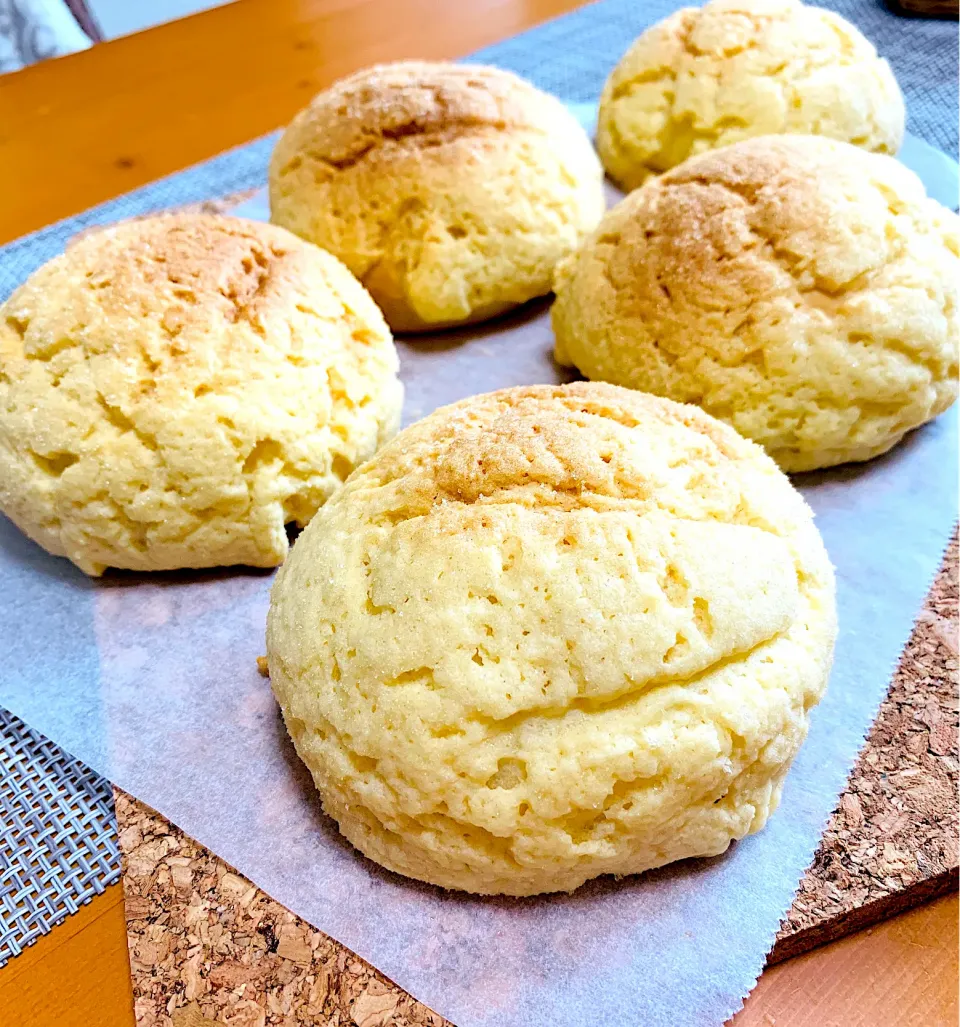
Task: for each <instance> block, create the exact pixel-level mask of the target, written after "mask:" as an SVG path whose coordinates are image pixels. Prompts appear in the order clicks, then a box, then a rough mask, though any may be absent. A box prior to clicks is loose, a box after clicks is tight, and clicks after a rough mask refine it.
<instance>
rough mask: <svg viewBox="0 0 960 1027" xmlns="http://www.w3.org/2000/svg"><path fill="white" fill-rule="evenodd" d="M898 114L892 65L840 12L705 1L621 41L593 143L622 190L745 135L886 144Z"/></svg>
mask: <svg viewBox="0 0 960 1027" xmlns="http://www.w3.org/2000/svg"><path fill="white" fill-rule="evenodd" d="M904 120H905V109H904V104H903V97H902V95H901V93H900V88H899V86H898V85H897V81H896V79H895V78H894V75H893V72H892V71H891V70H890V66H889V65H888V64H887V62H886V61H885V60H882V59H881V58H880V57H878V56H877V52H876V50H875V49H874V47H873V45H872V44H871V43H870V42H869V41H868V40H867V39H865V38H864V37H863V36H862V35H861V34H860V32H859V31H858V30H857V29H856V28H855V27H854V26H853V25H851V24H850V23H849V22H848V21H846V20H845V19H843V18H841V17H840V16H839V15H837V14H834V13H832V12H831V11H825V10H822V9H820V8H818V7H807V6H804V5H803V4H801V3H798V2H796V0H713V2H712V3H708V4H706V5H704V7H702V8H686V9H684V10H681V11H677V12H676V13H675V14H672V15H670V17H668V18H666V19H664V20H663V21H661V22H659V23H658V24H656V25H654V26H653V27H652V28H650V29H648V30H647V31H646V32H644V33H643V35H641V36H640V38H639V39H637V40H636V42H635V43H634V44H633V46H632V47H631V48H630V49H629V50H628V52H627V54H626V55H625V56H624V58H623V59H622V60H621V61H620V63H619V64H618V65H617V67H616V68H615V69H614V71H613V73H612V74H611V76H610V78H609V79H608V81H607V83H606V86H605V87H604V91H603V95H602V97H601V100H600V114H599V123H598V128H597V149H598V150H599V153H600V158H601V160H602V161H603V163H604V166H605V167H606V169H607V172H608V173H609V174H610V176H611V177H612V178H613V179H614V180H615V181H617V182H618V183H619V184H620V185H621V186H623V188H625V189H628V190H629V189H635V188H636V187H637V186H639V185H641V184H642V183H643V182H644V181H645V180H646V179H647V178H648V177H649V176H650V175H654V174H659V173H660V172H663V171H667V170H669V169H670V168H672V167H675V166H676V165H677V164H680V163H681V162H682V161H684V160H686V159H687V158H688V157H691V156H694V155H696V154H699V153H703V152H705V151H706V150H711V149H716V148H717V147H721V146H726V145H728V144H730V143H735V142H738V141H740V140H742V139H747V138H750V137H752V136H760V135H772V134H777V133H799V134H806V133H810V134H813V135H824V136H829V137H831V138H833V139H840V140H843V141H844V142H848V143H853V144H855V145H857V146H860V147H863V148H864V149H867V150H873V151H877V152H880V153H896V152H897V150H898V149H899V148H900V144H901V143H902V142H903V133H904Z"/></svg>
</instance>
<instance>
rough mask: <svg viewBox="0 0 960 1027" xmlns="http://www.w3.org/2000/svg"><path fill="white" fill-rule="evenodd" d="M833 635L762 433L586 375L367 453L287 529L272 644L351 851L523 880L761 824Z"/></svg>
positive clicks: (288, 700)
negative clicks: (305, 520)
mask: <svg viewBox="0 0 960 1027" xmlns="http://www.w3.org/2000/svg"><path fill="white" fill-rule="evenodd" d="M835 632H836V623H835V610H834V585H833V575H832V570H831V567H830V564H829V561H828V559H827V556H826V554H825V552H824V549H823V545H822V542H821V540H820V537H819V534H818V533H817V530H816V528H815V527H814V525H813V521H812V516H811V514H810V511H809V509H808V508H807V506H806V505H805V503H804V502H803V499H802V498H801V497H800V495H799V494H798V493H797V492H796V491H795V490H794V489H793V487H792V486H791V485H790V482H789V481H788V480H787V479H786V478H785V477H784V475H783V474H782V473H781V472H780V471H779V470H778V469H777V467H776V465H775V464H774V463H773V462H772V461H771V460H770V459H769V458H768V457H766V456H765V455H764V453H763V452H762V450H760V449H759V448H758V447H756V446H754V445H753V444H752V443H750V442H747V441H746V440H744V439H742V438H740V437H739V436H738V435H737V434H736V433H735V432H734V431H732V429H730V428H728V427H727V426H725V425H723V424H721V423H720V422H718V421H715V420H713V419H712V418H710V417H708V416H707V415H706V414H704V413H703V412H702V411H700V410H698V409H696V408H694V407H685V406H680V405H678V404H675V403H671V402H669V401H667V400H662V399H658V398H656V397H653V396H649V395H645V394H642V393H638V392H633V391H631V390H627V389H621V388H617V387H615V386H611V385H605V384H599V383H586V382H581V383H577V384H574V385H569V386H561V387H549V386H534V387H530V388H517V389H508V390H505V391H502V392H496V393H491V394H489V395H485V396H478V397H473V398H472V399H469V400H465V401H464V402H461V403H459V404H456V405H454V406H450V407H446V408H443V409H441V410H438V411H437V412H436V413H434V414H433V415H431V416H430V417H428V418H426V419H424V420H423V421H420V422H418V423H417V424H415V425H413V426H412V427H410V428H408V429H406V430H405V431H404V432H402V433H401V434H400V435H398V436H397V438H396V439H394V440H393V442H391V443H389V444H388V445H387V446H385V447H384V448H383V449H382V450H381V451H380V452H379V453H378V454H377V456H376V457H375V458H374V459H373V460H371V461H370V462H368V463H367V464H365V465H364V466H363V467H361V468H360V469H358V470H357V472H355V474H354V475H353V476H352V477H351V479H350V481H349V482H348V483H347V484H346V485H345V486H344V488H343V489H342V490H341V491H340V492H339V493H338V494H337V495H336V496H335V497H334V498H333V499H332V500H331V501H330V503H328V504H327V505H326V506H325V507H324V508H323V509H322V510H321V511H320V513H319V514H318V516H317V517H316V518H315V519H314V521H313V522H312V523H311V525H310V526H309V527H308V528H307V530H306V531H305V532H304V533H303V534H302V535H301V536H300V538H299V539H298V541H297V544H296V545H295V546H294V549H293V552H292V553H291V555H290V558H289V559H288V560H287V562H286V563H285V564H284V566H283V568H282V569H281V572H280V575H279V576H278V578H277V581H276V583H275V586H274V590H273V595H272V601H271V609H270V615H269V619H268V630H267V648H268V654H269V655H268V658H269V666H270V676H271V681H272V683H273V688H274V691H275V693H276V696H277V699H278V701H279V703H280V706H281V708H282V710H283V714H284V717H285V720H286V724H287V727H288V729H289V731H290V734H291V736H292V738H293V740H294V743H295V744H296V747H297V750H298V752H299V754H300V756H301V757H302V759H303V760H304V762H305V763H306V765H307V766H308V767H309V768H310V770H311V772H312V774H313V777H314V780H315V782H316V785H317V787H318V789H319V791H320V794H321V797H322V800H323V805H324V809H325V810H326V811H327V813H329V814H330V815H331V816H333V817H334V818H335V819H336V820H337V821H338V823H339V825H340V829H341V831H342V832H343V833H344V834H345V835H346V837H347V838H349V839H350V841H352V842H353V843H354V844H355V845H356V846H357V847H358V848H359V849H360V850H361V851H363V852H364V853H365V854H366V855H368V856H370V857H371V858H373V859H375V860H377V861H378V862H379V863H381V864H383V865H384V866H386V867H389V868H390V869H392V870H395V871H397V872H399V873H402V874H406V875H408V876H411V877H415V878H418V879H420V880H424V881H429V882H432V883H434V884H438V885H440V886H442V887H445V888H459V889H464V890H467V891H472V892H479V893H487V894H493V893H505V894H512V895H532V894H537V893H539V892H549V891H569V890H572V889H574V888H576V887H578V886H579V885H580V884H582V883H583V882H584V881H586V880H588V879H590V878H592V877H595V876H597V875H600V874H605V873H615V874H627V873H636V872H639V871H642V870H645V869H648V868H651V867H655V866H659V865H662V864H664V863H668V862H671V861H672V860H676V859H682V858H685V857H688V856H703V855H714V854H717V853H720V852H723V851H724V850H725V849H726V848H727V846H728V845H729V843H730V841H731V840H734V839H737V838H741V837H743V836H744V835H745V834H747V833H749V832H751V831H755V830H758V829H759V828H761V827H762V826H763V824H764V823H765V821H766V819H767V816H768V815H769V813H770V812H771V811H772V810H773V809H774V808H775V806H776V804H777V801H778V798H779V794H780V787H781V784H782V781H783V778H784V776H785V774H786V772H787V769H788V767H789V764H790V762H791V760H792V759H793V757H794V755H795V754H796V752H797V750H798V748H799V746H800V744H801V742H802V741H803V738H804V736H805V734H806V730H807V713H808V711H809V709H810V708H811V707H812V706H813V705H814V704H815V703H816V702H817V701H818V700H819V698H820V696H821V694H822V692H823V689H824V687H825V684H826V679H827V674H828V671H829V667H830V663H831V659H832V649H833V641H834V636H835Z"/></svg>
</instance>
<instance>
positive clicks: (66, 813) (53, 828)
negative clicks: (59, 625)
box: [0, 709, 120, 965]
mask: <svg viewBox="0 0 960 1027" xmlns="http://www.w3.org/2000/svg"><path fill="white" fill-rule="evenodd" d="M0 810H2V811H3V821H2V831H0V965H2V964H3V963H5V962H6V961H7V960H8V959H9V958H10V957H11V956H16V955H17V954H19V953H20V952H21V951H22V950H23V949H24V947H25V946H27V945H29V944H30V943H31V942H33V941H34V940H35V939H36V938H38V937H39V936H40V935H41V934H44V933H46V932H47V931H48V930H50V928H51V926H52V925H53V924H55V923H58V922H59V921H61V920H63V919H64V917H66V916H67V915H68V914H70V913H75V912H76V911H77V908H78V907H79V906H80V905H81V904H82V903H84V902H86V901H88V900H89V899H91V898H93V896H94V895H97V894H99V893H100V892H102V891H103V889H104V888H105V887H106V886H107V885H108V884H112V883H113V882H114V881H117V880H119V879H120V852H119V849H118V847H117V838H116V827H115V824H114V819H113V793H112V792H111V790H110V785H109V783H108V782H107V781H105V780H104V779H103V778H102V777H99V776H98V775H97V774H95V773H94V772H93V771H92V770H89V769H87V767H85V766H84V765H83V764H82V763H80V762H78V761H77V760H75V759H74V758H73V757H72V756H69V755H67V753H65V752H64V751H63V750H62V749H61V748H59V747H58V746H56V745H54V744H53V742H50V741H48V740H47V739H46V738H44V737H43V736H42V735H38V734H37V733H36V732H35V731H32V730H31V729H30V728H28V727H27V726H26V725H25V724H24V723H23V722H22V721H20V720H19V719H17V718H16V717H14V716H13V714H11V713H7V712H6V711H5V710H2V709H0Z"/></svg>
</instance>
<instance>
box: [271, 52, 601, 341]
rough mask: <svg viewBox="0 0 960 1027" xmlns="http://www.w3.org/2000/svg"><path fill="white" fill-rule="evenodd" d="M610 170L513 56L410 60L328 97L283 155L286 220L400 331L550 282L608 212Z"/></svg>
mask: <svg viewBox="0 0 960 1027" xmlns="http://www.w3.org/2000/svg"><path fill="white" fill-rule="evenodd" d="M602 179H603V171H602V169H601V167H600V162H599V160H598V159H597V156H596V154H595V153H594V151H593V147H592V146H591V144H590V141H589V139H588V138H587V135H586V133H585V132H584V130H583V129H582V128H581V127H580V125H579V124H578V123H577V121H576V119H575V118H574V117H573V115H572V114H570V113H569V111H567V110H566V108H565V107H564V106H563V104H562V103H561V102H560V101H559V100H557V99H556V98H555V97H552V96H549V95H547V94H546V93H543V92H541V91H540V90H538V89H536V88H535V87H534V86H532V85H531V84H530V83H529V82H526V81H524V80H523V79H521V78H519V77H517V76H516V75H513V74H511V73H510V72H507V71H502V70H500V69H498V68H487V67H481V66H475V65H469V66H468V65H457V64H447V63H439V62H426V61H403V62H399V63H397V64H388V65H380V66H377V67H374V68H368V69H366V70H364V71H361V72H358V73H357V74H355V75H352V76H350V77H349V78H346V79H344V80H342V81H341V82H338V83H336V84H334V85H333V86H331V87H330V88H329V89H327V90H325V91H324V92H322V93H320V94H319V95H318V96H317V97H316V98H315V99H314V100H313V102H312V103H311V104H310V105H309V106H308V107H307V108H306V109H305V110H303V111H301V112H300V114H298V115H297V117H296V118H294V120H293V122H292V123H291V124H290V126H289V127H288V128H287V129H286V131H285V132H284V134H283V136H282V137H281V139H280V141H279V143H278V144H277V147H276V150H275V151H274V154H273V158H272V160H271V163H270V209H271V217H272V219H273V220H274V221H275V222H276V223H277V224H280V225H283V226H285V227H286V228H289V229H291V230H292V231H294V232H296V233H297V234H298V235H300V236H302V237H303V238H305V239H309V240H310V241H311V242H315V243H317V244H318V245H320V246H323V247H324V248H326V249H328V250H330V252H331V253H334V254H336V256H337V257H339V258H340V259H341V260H342V261H343V262H344V263H345V264H346V265H347V267H348V268H350V270H351V271H352V272H353V273H354V274H355V275H356V276H357V277H358V278H359V279H360V280H361V281H362V282H363V283H364V285H365V286H366V287H367V288H368V289H369V290H370V292H371V294H372V295H373V297H374V299H375V300H376V301H377V303H378V304H379V305H380V307H381V309H382V310H383V312H384V314H385V316H386V318H387V321H388V322H389V324H390V325H391V327H392V328H393V329H394V330H395V331H423V330H426V329H436V328H443V327H449V326H451V325H455V324H464V323H467V322H472V321H479V320H484V319H486V318H489V317H492V316H494V315H496V314H498V313H502V312H503V311H505V310H508V309H510V308H511V307H514V306H517V305H518V304H521V303H524V302H526V301H527V300H529V299H532V298H533V297H536V296H542V295H544V294H546V293H548V292H549V291H550V285H551V281H552V275H553V269H554V267H555V265H556V264H557V262H558V261H559V260H561V259H563V258H564V257H566V256H568V255H569V254H570V253H571V252H573V250H574V249H575V248H576V246H577V245H578V243H579V242H580V241H581V240H582V239H583V237H584V236H585V234H586V233H587V232H588V231H590V229H592V228H593V227H594V225H595V224H596V223H597V221H598V220H599V218H600V215H601V214H602V213H603V209H604V198H603V186H602Z"/></svg>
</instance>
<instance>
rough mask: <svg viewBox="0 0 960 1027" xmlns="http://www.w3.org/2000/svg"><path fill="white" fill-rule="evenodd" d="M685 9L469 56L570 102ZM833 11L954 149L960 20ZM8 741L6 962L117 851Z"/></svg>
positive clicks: (1, 936) (62, 781) (601, 14)
mask: <svg viewBox="0 0 960 1027" xmlns="http://www.w3.org/2000/svg"><path fill="white" fill-rule="evenodd" d="M681 6H685V5H684V4H683V3H680V2H677V0H602V2H600V3H596V4H591V5H589V6H586V7H583V8H581V9H579V10H577V11H575V12H574V13H572V14H569V15H566V16H564V17H562V18H559V19H557V20H555V21H551V22H548V23H546V24H545V25H541V26H539V27H538V28H535V29H532V30H531V31H529V32H526V33H524V34H522V35H520V36H517V37H515V38H513V39H509V40H506V41H504V42H502V43H498V44H496V45H494V46H490V47H487V48H486V49H484V50H482V51H480V52H478V53H476V54H474V55H472V57H471V58H470V59H471V60H475V61H481V62H485V63H491V64H497V65H499V66H501V67H504V68H509V69H510V70H512V71H515V72H517V73H519V74H521V75H524V76H525V77H527V78H529V79H531V80H532V81H533V82H535V83H536V84H537V85H539V86H540V87H541V88H543V89H546V90H549V91H550V92H552V93H555V94H556V95H557V96H559V97H561V98H562V99H564V100H566V101H567V102H581V103H582V102H590V101H593V100H595V99H596V98H597V96H598V95H599V93H600V90H601V88H602V86H603V82H604V80H605V79H606V77H607V75H608V74H609V72H610V70H611V68H612V67H613V66H614V64H615V63H616V62H617V60H619V58H620V56H621V55H622V54H623V52H624V51H625V50H626V49H627V47H628V46H629V44H630V43H631V41H632V40H633V39H634V38H635V37H636V36H637V35H639V33H640V32H641V31H642V30H643V29H644V28H645V27H646V26H647V25H650V24H651V23H653V22H655V21H658V20H659V19H660V18H662V17H664V16H665V15H667V14H669V13H671V12H672V11H674V10H677V9H678V8H680V7H681ZM824 6H827V7H830V8H832V9H833V10H836V11H838V12H839V13H841V14H843V15H844V16H845V17H847V18H849V19H850V20H851V21H853V22H855V23H856V24H857V25H859V26H860V28H861V29H862V31H863V32H864V33H865V34H866V35H867V36H868V37H869V38H870V39H871V40H872V41H873V42H874V43H875V44H876V45H877V47H878V49H879V50H880V52H881V53H882V54H884V56H886V57H887V58H888V59H889V60H890V63H891V64H892V65H893V68H894V71H895V72H896V75H897V78H898V79H899V81H900V85H901V87H902V88H903V91H904V94H905V96H906V100H907V108H908V111H909V122H908V125H909V128H910V130H911V131H912V132H913V133H914V134H916V135H918V136H920V137H921V138H922V139H924V140H925V141H927V142H928V143H930V144H932V145H934V146H937V147H939V148H940V149H942V150H944V151H946V152H947V153H948V154H950V155H951V156H956V151H957V25H956V23H954V22H946V21H924V20H918V19H913V18H904V17H900V16H898V15H896V14H894V13H892V12H891V11H890V10H889V9H887V8H886V7H884V6H883V5H882V4H881V3H879V2H878V0H830V2H828V3H825V4H824ZM275 138H276V136H275V134H274V135H270V136H266V137H264V138H262V139H258V140H256V141H255V142H252V143H250V144H248V145H246V146H241V147H239V148H238V149H236V150H232V151H229V152H227V153H224V154H221V155H220V156H218V157H215V158H214V159H212V160H209V161H206V162H204V163H202V164H199V165H197V166H195V167H193V168H189V169H187V170H186V171H182V172H179V173H177V174H175V175H171V176H169V177H167V178H164V179H161V180H159V181H157V182H154V183H152V184H151V185H148V186H145V187H143V188H141V189H137V190H136V191H134V192H131V193H128V194H127V195H125V196H121V197H119V198H118V199H115V200H111V201H110V202H108V203H104V204H101V205H99V206H97V207H94V208H92V209H91V210H88V211H86V212H84V213H83V214H80V215H78V216H76V217H73V218H69V219H67V220H65V221H61V222H59V223H57V224H55V225H51V226H49V227H48V228H44V229H42V230H40V231H39V232H35V233H33V234H32V235H29V236H25V237H24V238H23V239H19V240H17V241H16V242H14V243H11V244H9V245H8V246H6V247H3V248H2V249H0V299H3V298H5V297H6V296H7V295H8V294H9V293H10V292H11V291H12V290H13V289H14V288H15V287H16V286H17V285H19V284H20V282H22V281H23V280H24V279H25V278H26V277H27V275H29V274H30V273H31V272H32V271H34V270H35V269H36V268H37V267H39V266H40V265H41V264H43V263H45V262H46V261H47V260H49V259H50V258H51V257H53V256H55V255H56V254H58V253H60V252H61V251H62V250H63V247H64V244H65V243H66V242H67V240H69V239H70V238H71V237H72V236H73V235H75V234H76V233H77V232H79V231H80V230H81V229H84V228H87V227H90V226H92V225H99V224H107V223H109V222H112V221H117V220H119V219H121V218H125V217H131V216H134V215H138V214H146V213H149V212H151V211H155V210H162V209H165V208H169V207H174V206H181V205H184V204H188V203H195V202H199V201H202V200H207V199H212V198H216V197H222V196H225V195H228V194H230V193H234V192H238V191H241V190H244V189H251V188H257V187H259V186H262V185H263V184H264V182H265V180H266V168H267V161H268V157H269V154H270V151H271V149H272V147H273V143H274V140H275ZM0 735H2V741H3V743H4V745H3V749H2V755H3V757H4V760H3V763H2V765H0V773H2V775H3V777H2V784H3V787H4V808H5V809H6V808H7V806H8V804H9V808H10V809H11V810H14V809H17V810H22V811H23V814H22V815H21V816H19V819H18V818H17V817H16V816H11V817H6V816H4V818H3V822H2V826H0V962H2V960H3V958H4V956H6V955H10V954H14V953H16V952H17V951H19V950H20V949H21V948H22V947H23V946H24V945H26V944H29V943H30V942H31V941H32V940H34V939H35V938H36V937H37V935H38V934H40V933H43V932H45V931H47V930H49V929H50V928H51V927H52V926H53V925H54V924H55V923H56V922H57V921H58V920H59V919H62V918H63V916H65V915H66V913H67V912H70V911H72V910H74V909H75V908H76V906H77V904H78V903H79V902H81V901H84V900H85V899H86V898H88V897H89V896H91V895H92V894H94V893H95V892H97V891H99V890H102V888H103V886H104V885H105V884H106V883H108V882H109V881H110V880H113V879H115V878H116V877H117V876H118V875H119V857H118V855H117V848H116V839H115V834H116V826H115V824H114V822H113V815H112V803H111V801H110V790H109V786H108V785H107V783H106V782H104V781H102V780H100V779H98V778H97V777H96V775H93V774H91V773H90V772H89V771H87V770H86V769H85V768H84V767H83V766H82V765H80V764H78V763H76V761H71V760H70V759H69V757H67V756H66V754H64V753H62V752H60V751H59V750H56V747H52V746H50V745H49V743H46V742H45V741H44V740H43V739H42V738H40V737H39V736H37V735H35V734H34V733H33V732H31V731H29V730H28V729H26V728H25V727H24V726H23V724H22V723H21V722H19V721H18V720H17V719H16V718H14V717H10V716H5V717H3V716H0ZM8 793H9V794H8ZM38 797H39V798H38ZM38 803H39V806H38ZM30 810H33V813H30V812H29V811H30ZM38 811H39V812H38ZM30 817H33V820H31V819H30ZM31 825H32V826H31ZM34 828H35V830H34ZM31 835H32V836H33V838H34V840H33V841H30V840H28V836H31ZM38 837H39V838H41V841H39V842H38V841H36V838H38ZM28 846H29V854H30V855H31V856H33V855H35V854H38V856H37V859H36V861H35V864H32V863H31V861H30V860H28V859H26V858H24V856H25V855H26V854H27V847H28Z"/></svg>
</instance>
